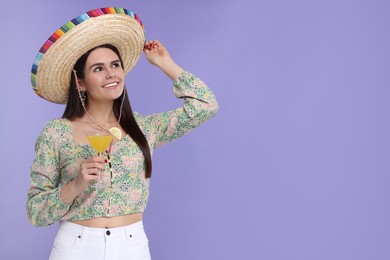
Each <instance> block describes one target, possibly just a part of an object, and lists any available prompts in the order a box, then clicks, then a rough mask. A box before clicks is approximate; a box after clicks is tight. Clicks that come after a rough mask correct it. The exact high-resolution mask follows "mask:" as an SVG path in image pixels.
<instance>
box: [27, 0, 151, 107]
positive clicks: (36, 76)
mask: <svg viewBox="0 0 390 260" xmlns="http://www.w3.org/2000/svg"><path fill="white" fill-rule="evenodd" d="M102 44H112V45H114V46H115V47H116V48H118V50H119V53H120V54H121V57H122V60H123V63H124V70H125V73H128V72H129V71H130V70H131V69H132V68H133V67H134V66H135V64H136V63H137V61H138V59H139V57H140V56H141V53H142V51H143V48H144V44H145V32H144V26H143V24H142V22H141V20H140V19H139V17H138V16H137V15H136V14H135V13H133V12H131V11H130V10H127V9H124V8H116V7H108V8H100V9H96V10H91V11H88V12H86V13H84V14H82V15H80V16H78V17H76V18H74V19H73V20H71V21H69V22H67V23H66V24H64V25H63V26H62V27H61V28H59V29H58V30H57V31H56V32H55V33H53V34H52V35H51V36H50V37H49V39H48V40H47V41H46V42H45V43H44V44H43V46H42V47H41V49H40V50H39V52H38V54H37V56H36V58H35V61H34V64H33V66H32V69H31V83H32V87H33V89H34V91H35V93H37V94H38V95H39V96H40V97H42V98H44V99H46V100H48V101H50V102H54V103H58V104H65V103H66V102H67V99H68V91H69V83H70V78H71V72H72V69H73V66H74V65H75V63H76V61H77V60H78V59H79V58H80V57H81V56H82V55H83V54H84V53H85V52H87V51H89V50H90V49H92V48H94V47H97V46H100V45H102Z"/></svg>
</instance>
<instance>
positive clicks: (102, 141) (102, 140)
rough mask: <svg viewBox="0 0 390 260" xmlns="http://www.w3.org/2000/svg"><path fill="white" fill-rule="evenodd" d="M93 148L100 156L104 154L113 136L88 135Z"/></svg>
mask: <svg viewBox="0 0 390 260" xmlns="http://www.w3.org/2000/svg"><path fill="white" fill-rule="evenodd" d="M87 139H88V141H89V143H90V144H91V146H92V148H93V149H94V150H95V151H96V152H97V153H98V154H99V153H104V152H105V151H106V150H107V148H108V147H109V146H110V144H111V142H112V135H88V136H87Z"/></svg>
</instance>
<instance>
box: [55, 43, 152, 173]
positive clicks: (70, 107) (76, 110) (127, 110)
mask: <svg viewBox="0 0 390 260" xmlns="http://www.w3.org/2000/svg"><path fill="white" fill-rule="evenodd" d="M97 48H108V49H110V50H112V51H113V52H115V53H116V54H117V55H118V57H119V60H120V62H121V65H122V68H124V66H123V61H122V58H121V56H120V54H119V51H118V49H117V48H116V47H115V46H113V45H111V44H104V45H100V46H97V47H95V48H93V49H91V50H89V51H87V52H86V53H85V54H84V55H83V56H81V57H80V59H79V60H78V61H77V62H76V64H75V65H74V67H73V69H74V70H75V71H76V74H77V77H78V78H79V79H83V78H84V76H85V75H84V67H85V63H86V61H87V58H88V56H89V55H90V54H91V52H92V51H93V50H95V49H97ZM69 73H71V80H70V88H69V95H68V101H67V103H66V108H65V111H64V114H63V115H62V118H66V119H69V120H72V119H75V118H78V117H82V116H83V115H84V114H85V111H84V109H83V107H82V105H81V101H80V98H79V95H78V91H77V85H76V79H75V77H74V74H73V72H72V71H71V72H69ZM123 95H125V100H124V102H123V111H122V117H121V120H120V122H119V124H120V126H121V127H122V129H123V130H124V131H125V132H126V133H127V134H128V135H130V137H131V138H132V139H133V140H134V142H135V143H136V144H137V145H138V147H139V148H140V150H141V151H142V153H143V155H144V159H145V177H146V178H150V177H151V176H152V156H151V154H150V149H149V145H148V141H147V140H146V137H145V135H144V133H143V132H142V131H141V129H140V128H139V126H138V124H137V122H136V120H135V118H134V115H133V110H132V109H131V106H130V101H129V98H128V96H127V95H126V91H125V89H124V90H123V93H122V95H121V96H120V97H118V98H117V99H115V100H114V104H113V110H114V115H115V117H116V118H118V117H119V114H120V107H121V102H122V98H123ZM87 104H88V97H87V96H86V98H85V105H87Z"/></svg>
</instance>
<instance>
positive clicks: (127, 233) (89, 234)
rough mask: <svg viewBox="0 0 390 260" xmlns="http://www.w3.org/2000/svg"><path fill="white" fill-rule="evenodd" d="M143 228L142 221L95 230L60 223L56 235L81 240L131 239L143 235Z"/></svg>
mask: <svg viewBox="0 0 390 260" xmlns="http://www.w3.org/2000/svg"><path fill="white" fill-rule="evenodd" d="M144 233H145V231H144V226H143V222H142V221H138V222H136V223H133V224H130V225H127V226H122V227H115V228H96V227H85V226H82V225H78V224H75V223H73V222H69V221H61V222H60V227H59V230H58V234H62V235H64V234H65V235H68V236H72V237H78V238H82V239H86V238H104V237H105V236H110V237H117V236H123V237H132V236H133V235H135V234H137V235H139V234H144Z"/></svg>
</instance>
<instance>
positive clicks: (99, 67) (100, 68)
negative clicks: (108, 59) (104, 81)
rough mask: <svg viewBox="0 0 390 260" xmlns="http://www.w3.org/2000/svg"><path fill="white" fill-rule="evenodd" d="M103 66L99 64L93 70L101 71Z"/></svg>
mask: <svg viewBox="0 0 390 260" xmlns="http://www.w3.org/2000/svg"><path fill="white" fill-rule="evenodd" d="M102 69H103V68H102V67H101V66H97V67H95V69H94V70H93V72H99V71H101V70H102Z"/></svg>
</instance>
